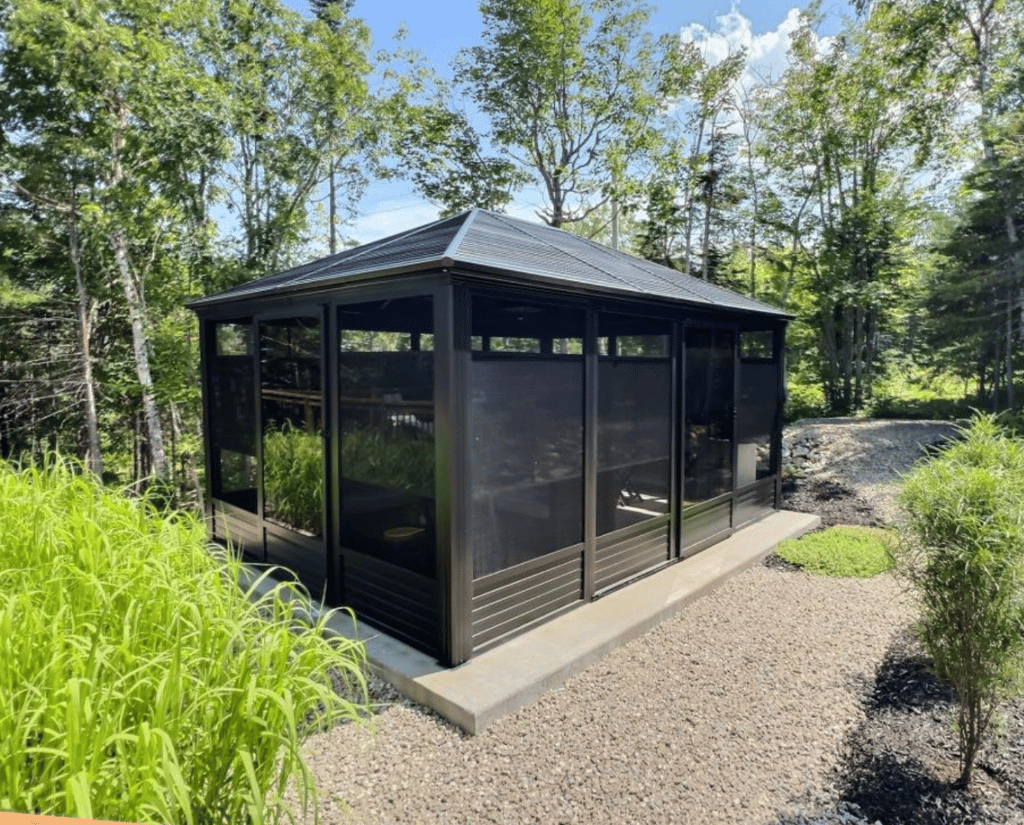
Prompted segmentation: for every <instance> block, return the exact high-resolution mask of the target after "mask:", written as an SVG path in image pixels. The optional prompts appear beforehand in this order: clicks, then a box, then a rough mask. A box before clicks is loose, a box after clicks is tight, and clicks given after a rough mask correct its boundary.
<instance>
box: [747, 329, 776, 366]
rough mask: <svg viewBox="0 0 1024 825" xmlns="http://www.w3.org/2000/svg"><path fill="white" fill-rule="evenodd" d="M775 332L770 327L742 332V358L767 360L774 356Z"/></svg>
mask: <svg viewBox="0 0 1024 825" xmlns="http://www.w3.org/2000/svg"><path fill="white" fill-rule="evenodd" d="M774 344H775V333H774V332H772V330H770V329H764V330H753V331H750V330H748V331H745V332H741V333H740V358H743V359H751V360H767V359H770V358H772V357H773V354H774Z"/></svg>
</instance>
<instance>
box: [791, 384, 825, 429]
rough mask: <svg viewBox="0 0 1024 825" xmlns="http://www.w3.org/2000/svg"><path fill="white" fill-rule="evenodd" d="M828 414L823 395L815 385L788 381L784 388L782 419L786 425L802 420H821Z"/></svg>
mask: <svg viewBox="0 0 1024 825" xmlns="http://www.w3.org/2000/svg"><path fill="white" fill-rule="evenodd" d="M827 413H828V407H827V405H826V404H825V395H824V393H823V392H822V391H821V387H820V386H818V385H817V384H800V383H797V382H795V381H790V382H789V384H788V385H787V386H786V406H785V409H784V411H783V418H784V420H785V422H786V423H787V424H789V423H791V422H793V421H800V420H802V419H804V418H821V417H823V416H824V415H826V414H827Z"/></svg>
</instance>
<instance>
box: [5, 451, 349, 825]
mask: <svg viewBox="0 0 1024 825" xmlns="http://www.w3.org/2000/svg"><path fill="white" fill-rule="evenodd" d="M0 533H2V535H3V541H2V542H0V697H2V705H0V742H2V743H3V746H2V747H0V810H9V811H20V812H25V813H37V814H50V815H58V816H75V817H83V818H97V819H109V820H119V821H131V822H152V821H156V822H163V823H172V822H173V823H190V824H191V823H225V825H227V824H228V823H230V824H231V825H234V823H246V822H248V823H262V822H276V821H279V820H281V819H282V818H283V817H284V816H288V815H290V814H289V807H288V803H286V802H285V801H284V799H283V797H284V792H285V789H286V787H287V786H289V784H290V783H294V785H295V786H296V787H297V788H298V789H299V792H300V796H301V798H302V800H303V802H304V803H308V802H315V795H316V794H315V788H314V785H313V781H312V775H311V772H310V771H309V769H308V767H307V766H306V765H305V763H304V761H303V759H302V756H301V754H300V743H301V741H302V740H303V738H304V737H305V736H306V735H307V734H308V733H310V732H312V731H313V730H314V729H317V728H320V727H323V726H326V725H329V724H331V723H333V722H336V721H338V720H341V719H351V718H357V717H360V716H362V715H363V709H364V707H365V701H366V683H365V679H364V675H363V666H364V661H365V654H364V651H363V648H362V646H361V645H359V644H357V643H353V642H349V641H346V640H339V639H331V638H329V637H328V636H327V635H326V634H325V632H324V630H325V628H324V625H325V622H326V620H327V616H323V617H321V618H318V619H315V618H313V617H312V616H310V615H308V611H303V610H302V608H301V607H300V605H301V604H303V602H302V600H296V601H291V600H290V599H291V597H293V596H295V595H301V594H300V592H299V591H297V590H296V586H295V585H292V584H282V585H279V586H278V587H276V588H275V589H274V590H273V591H272V592H271V593H270V594H268V595H266V596H264V597H262V598H260V599H258V600H255V601H254V600H251V599H250V598H249V594H246V593H243V591H242V590H241V589H240V588H239V587H238V585H237V581H238V580H239V576H240V573H241V569H240V565H239V562H238V561H237V560H236V559H234V558H233V557H232V556H231V555H230V554H228V553H226V552H219V553H217V552H216V551H211V548H210V547H209V545H208V543H207V541H206V537H205V532H204V529H203V526H202V525H201V523H200V522H198V521H197V520H196V519H194V518H191V517H184V516H178V515H173V516H172V515H159V514H157V513H155V512H154V511H153V508H152V507H149V506H147V505H146V504H145V503H141V504H140V503H139V502H136V501H131V500H129V499H127V498H125V497H123V496H121V495H119V494H117V493H115V492H111V491H108V490H104V489H102V488H101V487H99V486H98V485H97V484H96V483H95V482H93V481H92V480H90V479H89V478H86V477H83V476H82V475H80V474H76V473H75V472H74V471H73V470H72V469H70V468H68V467H65V466H61V465H53V466H50V467H49V468H47V469H44V470H36V469H27V470H23V471H19V470H16V469H15V468H13V467H11V466H9V465H7V464H4V463H0ZM332 673H333V675H334V679H339V680H340V685H341V687H340V690H337V691H336V690H335V685H334V684H333V682H332ZM314 809H315V805H314Z"/></svg>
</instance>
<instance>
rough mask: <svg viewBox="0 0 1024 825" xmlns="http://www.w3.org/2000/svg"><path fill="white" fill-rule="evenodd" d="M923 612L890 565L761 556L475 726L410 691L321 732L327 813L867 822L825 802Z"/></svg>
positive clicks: (443, 818)
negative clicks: (896, 647)
mask: <svg viewBox="0 0 1024 825" xmlns="http://www.w3.org/2000/svg"><path fill="white" fill-rule="evenodd" d="M911 618H912V609H911V606H910V602H909V599H908V598H907V597H906V596H905V595H904V594H903V593H902V591H901V589H900V587H899V585H898V584H897V583H896V582H895V581H894V580H893V579H892V578H891V577H890V576H888V575H885V576H880V577H877V578H875V579H867V580H860V579H826V578H820V577H813V576H810V575H807V574H805V573H789V572H783V571H779V570H771V569H767V568H765V567H756V568H753V569H751V570H749V571H747V572H745V573H743V574H741V575H740V576H737V577H736V578H734V579H733V580H731V581H730V582H728V583H726V584H725V585H724V586H723V587H722V588H720V589H719V590H717V591H715V592H714V593H712V594H711V595H709V596H707V597H705V598H702V599H700V600H699V601H697V602H695V603H694V604H692V605H689V606H688V607H687V608H685V609H684V610H683V611H682V612H680V613H679V614H677V616H676V617H674V618H673V619H671V620H669V621H667V622H666V623H664V624H663V625H661V626H660V627H658V628H656V629H654V630H652V631H651V632H649V633H647V634H646V635H644V636H643V637H641V638H639V639H637V640H635V641H634V642H632V643H630V644H628V645H626V646H624V647H622V648H620V649H618V650H616V651H615V652H613V653H611V654H610V655H609V656H607V657H606V658H604V659H603V660H602V661H600V662H599V663H597V664H595V665H594V666H592V667H591V668H589V669H588V670H586V671H584V672H583V673H581V674H579V675H578V676H576V677H573V678H572V679H570V680H569V681H568V682H566V683H565V685H564V686H563V687H562V688H561V689H559V690H556V691H553V692H551V693H549V694H547V695H545V696H544V697H542V698H541V699H540V700H539V701H538V702H537V703H536V704H534V705H532V706H530V707H527V708H524V709H523V710H521V711H519V712H518V713H516V714H514V715H512V716H510V717H507V718H505V719H503V720H500V721H498V722H496V723H494V724H493V725H492V726H491V727H489V728H488V729H487V730H486V731H485V732H484V733H483V734H482V735H480V736H477V737H471V736H467V735H465V734H463V733H461V732H460V731H459V730H458V729H457V728H455V727H453V726H452V725H450V724H448V723H447V722H445V721H444V720H442V719H441V718H440V717H438V716H436V715H435V714H433V713H432V712H430V711H428V710H425V709H423V708H421V707H419V706H416V705H414V704H412V703H410V702H407V701H404V700H398V701H395V702H394V703H392V704H389V705H387V706H386V707H385V708H383V709H382V710H381V711H380V712H379V713H378V714H377V715H376V716H374V717H373V719H372V720H371V722H370V723H369V724H366V725H344V726H340V727H338V728H335V729H334V730H332V731H330V732H327V733H325V734H321V735H318V736H316V737H313V738H311V739H310V740H309V741H308V742H307V744H306V753H307V755H308V758H309V761H310V763H311V765H312V766H313V768H314V771H315V773H316V775H317V777H318V779H319V781H320V783H321V786H322V788H323V790H324V793H325V796H328V795H329V796H330V797H332V798H331V799H324V800H323V802H322V805H321V812H322V817H323V818H322V821H326V822H338V823H340V822H346V823H348V822H352V823H367V824H368V825H369V823H372V824H373V825H385V823H460V824H462V823H545V825H546V824H547V823H574V822H579V823H592V822H608V823H617V824H618V823H632V822H635V823H662V822H664V823H669V822H671V823H689V822H692V823H708V822H734V823H745V824H746V823H781V822H792V823H812V822H815V823H816V822H839V821H846V822H856V821H858V820H857V819H856V818H855V817H852V816H850V817H849V818H846V817H844V818H843V819H838V818H834V817H828V818H824V817H822V818H817V817H815V816H814V810H826V809H828V808H829V806H830V803H831V807H832V809H833V811H834V810H835V804H834V803H835V799H834V795H833V794H832V789H831V787H830V786H829V782H830V769H832V768H833V767H834V766H835V765H836V764H837V762H838V756H839V748H840V746H841V743H842V741H843V738H844V737H845V736H846V735H847V733H848V732H850V731H851V730H852V729H853V727H854V725H855V723H856V722H857V721H858V720H859V719H860V718H861V715H862V710H861V708H860V703H859V697H860V695H861V692H862V691H863V690H864V689H865V687H866V686H867V685H869V684H870V682H871V680H872V677H873V673H874V669H875V667H876V666H877V664H878V662H879V661H880V660H881V657H882V655H883V654H884V652H885V650H886V648H887V646H888V644H889V642H890V640H891V638H892V637H893V635H894V634H895V632H896V631H897V630H898V629H899V628H901V627H903V626H904V625H906V624H907V622H908V621H909V620H910V619H911ZM378 689H383V688H381V687H380V686H379V685H378ZM392 698H396V697H394V695H393V694H392Z"/></svg>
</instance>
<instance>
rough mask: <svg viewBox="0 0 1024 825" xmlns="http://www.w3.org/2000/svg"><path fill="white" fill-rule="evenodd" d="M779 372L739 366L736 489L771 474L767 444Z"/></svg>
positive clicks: (765, 366)
mask: <svg viewBox="0 0 1024 825" xmlns="http://www.w3.org/2000/svg"><path fill="white" fill-rule="evenodd" d="M780 372H781V367H780V365H779V364H776V363H772V362H770V361H752V362H747V361H741V362H740V397H739V399H738V400H737V404H736V434H737V439H738V442H739V444H738V448H737V449H738V457H737V479H736V481H737V486H739V487H744V486H746V485H747V484H750V483H751V482H753V481H755V480H757V479H761V478H765V477H767V476H769V475H771V474H772V473H773V472H774V468H773V467H772V463H771V441H772V433H773V432H775V428H776V426H777V423H778V417H779V413H780V399H779V380H780Z"/></svg>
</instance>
